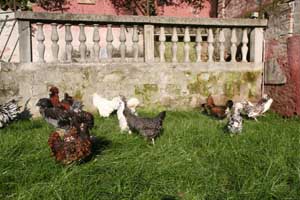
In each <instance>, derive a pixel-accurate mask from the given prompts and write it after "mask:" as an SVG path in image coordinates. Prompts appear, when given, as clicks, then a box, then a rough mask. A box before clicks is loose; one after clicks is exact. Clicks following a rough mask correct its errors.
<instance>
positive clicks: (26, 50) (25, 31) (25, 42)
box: [18, 21, 32, 63]
mask: <svg viewBox="0 0 300 200" xmlns="http://www.w3.org/2000/svg"><path fill="white" fill-rule="evenodd" d="M18 26H19V53H20V62H21V63H22V62H23V63H24V62H32V48H31V45H32V44H31V26H30V22H29V21H18Z"/></svg>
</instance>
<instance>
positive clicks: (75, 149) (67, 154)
mask: <svg viewBox="0 0 300 200" xmlns="http://www.w3.org/2000/svg"><path fill="white" fill-rule="evenodd" d="M48 145H49V147H50V149H51V152H52V155H53V156H54V157H55V160H56V161H57V162H60V163H62V164H64V165H68V164H71V163H72V162H75V161H82V160H84V159H85V158H87V157H88V156H89V155H90V154H91V153H92V142H91V139H90V135H89V132H88V128H87V126H86V125H85V124H83V123H82V124H81V125H80V128H75V127H71V128H69V129H67V130H63V129H58V130H56V131H55V132H53V133H51V135H50V136H49V139H48Z"/></svg>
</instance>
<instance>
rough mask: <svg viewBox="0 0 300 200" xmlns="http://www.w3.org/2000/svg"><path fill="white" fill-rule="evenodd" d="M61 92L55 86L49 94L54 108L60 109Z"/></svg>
mask: <svg viewBox="0 0 300 200" xmlns="http://www.w3.org/2000/svg"><path fill="white" fill-rule="evenodd" d="M58 94H59V90H58V88H57V87H55V86H53V87H51V88H50V94H49V97H50V101H51V104H52V105H53V107H60V101H59V96H58Z"/></svg>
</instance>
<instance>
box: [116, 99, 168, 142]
mask: <svg viewBox="0 0 300 200" xmlns="http://www.w3.org/2000/svg"><path fill="white" fill-rule="evenodd" d="M122 100H123V101H124V104H125V109H124V116H125V118H126V121H127V123H128V126H129V129H131V131H133V130H135V131H138V132H139V133H140V134H141V135H142V136H144V137H146V138H147V139H150V140H151V141H152V143H153V144H154V139H155V138H156V137H157V136H158V135H159V134H160V132H161V130H162V128H163V121H164V119H165V117H166V111H163V112H161V113H159V114H158V115H157V116H156V117H154V118H146V117H139V116H136V115H134V114H133V113H132V112H131V110H130V109H129V108H128V107H127V103H126V99H125V98H124V97H123V99H122Z"/></svg>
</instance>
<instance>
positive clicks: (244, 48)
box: [242, 28, 249, 62]
mask: <svg viewBox="0 0 300 200" xmlns="http://www.w3.org/2000/svg"><path fill="white" fill-rule="evenodd" d="M242 42H243V46H242V55H243V59H242V61H243V62H247V53H248V46H247V44H248V42H249V40H248V33H247V29H246V28H245V29H244V30H243V39H242Z"/></svg>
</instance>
